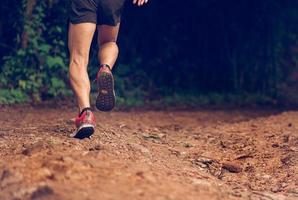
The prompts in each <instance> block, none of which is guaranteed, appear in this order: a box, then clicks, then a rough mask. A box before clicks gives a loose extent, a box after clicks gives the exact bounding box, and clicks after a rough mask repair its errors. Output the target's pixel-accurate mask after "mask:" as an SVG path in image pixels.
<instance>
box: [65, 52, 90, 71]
mask: <svg viewBox="0 0 298 200" xmlns="http://www.w3.org/2000/svg"><path fill="white" fill-rule="evenodd" d="M88 62H89V56H88V54H84V53H81V52H73V53H71V55H70V64H69V67H70V68H78V69H87V65H88Z"/></svg>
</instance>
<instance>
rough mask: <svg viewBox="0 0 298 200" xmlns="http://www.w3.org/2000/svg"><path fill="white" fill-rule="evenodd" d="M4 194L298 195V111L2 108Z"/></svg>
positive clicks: (0, 188)
mask: <svg viewBox="0 0 298 200" xmlns="http://www.w3.org/2000/svg"><path fill="white" fill-rule="evenodd" d="M0 113H1V115H0V122H1V128H0V158H1V160H0V199H1V200H6V199H55V200H56V199H71V200H76V199H103V200H105V199H121V200H122V199H123V200H130V199H150V200H151V199H153V200H155V199H158V200H168V199H169V200H171V199H173V200H176V199H177V200H178V199H183V200H184V199H185V200H188V199H189V200H191V199H220V200H222V199H263V200H267V199H274V200H275V199H276V200H277V199H280V200H283V199H298V112H294V111H293V112H268V111H239V110H238V111H235V110H234V111H220V110H217V111H216V110H213V111H206V110H202V111H176V112H175V111H143V112H141V111H133V112H112V113H96V118H97V130H96V134H95V135H94V137H93V138H92V139H91V140H89V139H86V140H83V141H79V140H76V139H72V138H69V137H68V135H69V134H70V133H71V132H72V131H73V124H72V120H69V119H70V118H71V117H73V116H75V114H76V112H75V111H73V110H71V109H68V110H66V111H61V110H57V109H53V108H31V107H25V106H23V107H10V108H0Z"/></svg>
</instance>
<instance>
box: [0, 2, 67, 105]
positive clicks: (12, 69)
mask: <svg viewBox="0 0 298 200" xmlns="http://www.w3.org/2000/svg"><path fill="white" fill-rule="evenodd" d="M23 2H24V5H26V4H25V3H26V2H27V1H23ZM47 6H48V4H47V3H46V2H45V1H38V3H37V5H36V6H35V9H34V11H33V13H32V16H30V18H29V17H28V18H25V19H24V30H23V32H22V35H21V33H20V37H21V36H23V37H24V34H27V37H25V38H23V41H22V42H23V43H24V42H26V44H25V45H26V46H20V47H19V48H18V49H17V50H16V52H13V53H12V54H11V55H9V56H6V57H4V58H3V59H4V64H3V67H2V74H1V76H0V80H1V82H0V84H1V85H2V86H3V87H5V88H9V89H11V91H12V92H14V91H15V89H16V90H17V91H21V92H23V93H26V94H28V95H29V96H30V97H31V99H32V100H34V101H40V100H42V99H43V98H47V97H59V96H60V95H62V96H63V95H66V94H69V91H68V89H67V87H66V84H65V80H66V79H67V65H66V62H67V58H66V53H65V51H64V46H65V41H64V40H63V38H62V37H61V34H62V29H61V27H60V26H52V27H46V22H45V20H46V15H45V13H46V8H47ZM24 7H25V6H24ZM49 32H50V33H51V34H52V35H53V36H55V38H54V39H53V40H51V41H49V38H47V37H46V33H49ZM8 91H9V90H8ZM8 96H9V95H8ZM9 97H10V98H11V97H18V96H16V95H14V94H12V95H11V96H9Z"/></svg>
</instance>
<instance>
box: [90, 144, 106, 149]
mask: <svg viewBox="0 0 298 200" xmlns="http://www.w3.org/2000/svg"><path fill="white" fill-rule="evenodd" d="M102 149H103V148H102V147H101V146H100V145H99V144H97V145H95V146H94V147H91V148H90V149H89V151H100V150H102Z"/></svg>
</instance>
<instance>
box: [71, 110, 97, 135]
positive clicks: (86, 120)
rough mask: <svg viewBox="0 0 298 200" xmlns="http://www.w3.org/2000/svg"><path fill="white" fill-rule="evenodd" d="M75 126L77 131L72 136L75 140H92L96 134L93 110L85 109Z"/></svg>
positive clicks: (77, 118)
mask: <svg viewBox="0 0 298 200" xmlns="http://www.w3.org/2000/svg"><path fill="white" fill-rule="evenodd" d="M75 125H76V128H77V130H76V131H75V132H74V133H73V134H72V135H71V136H72V137H74V138H78V139H85V138H90V136H91V135H93V133H94V128H95V118H94V115H93V113H92V111H91V108H84V109H83V110H82V112H81V113H80V114H79V115H78V116H77V117H76V120H75Z"/></svg>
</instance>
